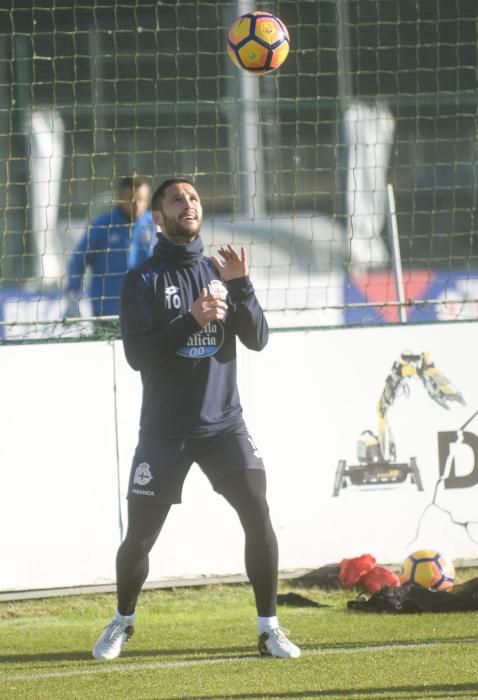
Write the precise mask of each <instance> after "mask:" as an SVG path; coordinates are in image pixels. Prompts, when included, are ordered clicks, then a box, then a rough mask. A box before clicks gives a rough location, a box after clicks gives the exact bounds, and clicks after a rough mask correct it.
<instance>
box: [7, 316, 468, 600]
mask: <svg viewBox="0 0 478 700" xmlns="http://www.w3.org/2000/svg"><path fill="white" fill-rule="evenodd" d="M476 329H477V326H476V324H474V323H460V324H441V325H433V326H426V325H423V324H422V325H419V326H393V327H387V328H386V329H385V328H380V327H375V328H367V329H360V328H349V329H338V330H321V329H315V330H310V331H290V332H276V333H272V334H271V338H270V342H269V345H268V347H267V348H266V349H265V350H264V351H263V352H262V353H252V352H250V351H247V350H243V349H241V350H240V356H239V359H240V390H241V396H242V401H243V405H244V411H245V416H246V420H247V422H248V424H249V428H250V430H251V433H252V435H253V437H254V439H255V441H256V443H257V444H258V446H259V448H260V450H261V451H262V453H263V456H264V458H265V461H266V466H267V472H268V483H269V502H270V506H271V512H272V518H273V521H274V524H275V527H276V531H277V535H278V538H279V545H280V566H281V569H295V568H316V567H318V566H320V565H322V564H326V563H330V562H334V561H340V559H342V558H343V557H350V556H356V555H359V554H362V553H364V552H370V553H372V554H373V555H374V556H375V557H376V558H377V559H378V560H379V561H382V562H388V563H391V562H399V561H401V559H402V558H403V557H404V556H405V555H406V554H407V553H408V552H410V551H412V550H413V549H417V548H419V547H422V546H427V547H435V548H441V549H443V550H444V551H446V553H447V554H448V555H449V556H451V557H452V558H453V559H457V558H476V556H477V553H478V526H471V527H470V531H471V534H472V536H473V537H475V533H476V538H475V539H476V541H473V540H472V539H471V538H470V537H469V535H468V534H467V532H466V530H465V528H463V527H462V526H460V525H457V524H454V523H453V520H457V521H467V520H470V521H473V520H476V521H478V509H477V508H476V500H477V494H478V487H477V486H476V485H474V484H473V485H471V486H469V487H467V488H456V489H448V490H446V489H443V488H441V487H440V488H439V492H438V501H439V504H440V505H442V506H443V508H445V509H446V510H447V511H449V513H448V514H447V513H446V512H444V511H443V510H441V509H439V508H437V507H435V506H432V507H429V508H427V505H428V504H430V503H431V501H432V498H433V493H434V488H435V484H436V481H437V479H438V476H439V471H438V448H437V436H438V432H440V431H454V430H456V429H458V428H459V427H460V426H462V425H463V424H464V423H465V422H466V421H467V420H468V419H469V418H470V417H471V416H472V415H473V414H474V412H475V411H477V410H478V376H477V372H476V369H475V365H476V359H475V356H476V350H475V344H476V343H475V336H476ZM406 349H409V350H413V351H414V352H417V353H420V352H424V351H428V352H429V353H430V354H431V357H432V360H433V361H434V362H435V364H436V365H437V366H438V367H439V368H440V369H441V370H442V372H443V373H444V374H445V375H446V376H447V377H448V379H450V381H451V382H452V383H453V384H454V386H456V387H457V388H458V389H459V390H460V391H461V392H462V393H463V395H464V398H465V400H466V405H465V406H461V405H459V404H457V403H454V404H450V408H449V409H448V410H447V409H444V408H442V407H441V406H439V405H438V404H436V403H435V402H434V401H433V400H432V399H431V398H430V397H429V396H428V394H427V393H426V391H425V389H424V387H423V385H422V383H421V382H420V381H419V380H418V379H414V380H412V381H410V382H409V386H410V393H409V396H408V398H407V397H405V396H403V395H402V396H400V397H398V398H397V400H396V402H395V404H394V406H393V407H392V408H391V409H390V424H391V427H392V430H393V432H394V435H395V438H396V442H397V448H398V459H399V461H407V460H408V459H409V458H410V457H411V456H415V457H416V458H417V462H418V466H419V469H420V473H421V476H422V480H423V483H424V490H423V491H418V489H417V488H416V486H415V485H413V484H411V483H409V482H408V481H407V483H405V484H403V485H395V486H388V487H381V488H379V487H349V488H347V489H343V490H341V492H340V494H339V496H337V497H335V498H334V497H333V496H332V490H333V482H334V476H335V471H336V467H337V463H338V460H339V459H346V460H347V463H349V464H353V463H356V456H355V446H356V441H357V439H358V437H359V435H360V433H361V432H362V431H363V430H365V429H367V428H369V429H371V430H373V431H376V422H377V421H376V406H377V401H378V398H379V395H380V393H381V391H382V389H383V386H384V381H385V378H386V376H387V375H388V373H389V371H390V369H391V367H392V364H393V363H394V362H395V361H396V360H398V359H399V357H400V353H401V352H402V351H403V350H406ZM0 356H1V357H2V362H1V363H0V385H1V386H2V389H3V402H2V405H1V407H0V421H1V425H2V427H3V429H2V439H1V440H0V458H1V465H2V468H1V472H0V474H1V476H0V532H1V533H2V535H1V538H2V544H1V551H2V566H1V567H0V590H4V591H5V590H22V589H35V588H48V587H61V586H76V585H90V584H95V583H105V582H113V581H114V560H115V554H116V549H117V547H118V545H119V542H120V539H121V532H120V525H119V511H118V504H119V503H120V504H121V508H122V518H123V521H124V523H126V512H125V506H126V503H125V498H124V496H125V488H126V484H127V479H128V473H129V468H130V462H131V458H132V455H133V450H134V447H135V444H136V437H137V428H138V417H139V408H140V379H139V375H138V374H137V373H135V372H133V371H132V370H131V369H130V368H129V367H128V366H127V364H126V362H125V360H124V356H123V351H122V347H121V343H109V342H82V343H66V344H43V345H20V346H2V347H0ZM115 382H116V392H115V391H114V389H115ZM115 397H116V399H115ZM466 430H467V431H468V432H470V433H473V434H475V433H476V434H477V435H478V417H477V418H476V419H474V420H472V421H471V422H470V424H469V425H468V426H467V428H466ZM117 448H118V450H117ZM460 454H461V456H458V457H457V458H456V461H455V468H456V472H457V474H458V475H466V474H471V473H472V472H473V470H474V468H475V455H474V454H473V452H472V451H471V450H470V448H469V447H467V446H466V445H465V446H463V449H462V450H461V453H460ZM477 459H478V457H477ZM423 514H424V515H423ZM422 516H423V517H422ZM419 525H420V526H419ZM417 530H418V536H416V535H417ZM243 571H244V565H243V535H242V531H241V529H240V527H239V524H238V521H237V518H236V515H235V513H234V512H233V511H232V510H231V509H229V507H228V506H227V504H225V503H224V502H223V501H222V499H221V498H220V497H219V496H217V495H216V494H215V493H214V492H213V491H212V489H211V487H210V486H209V483H208V482H207V480H206V479H205V478H204V477H203V475H202V473H201V472H200V471H199V469H198V468H197V467H196V466H193V468H192V470H191V472H190V474H189V476H188V479H187V481H186V484H185V488H184V493H183V504H182V505H180V506H174V507H173V509H172V511H171V515H170V517H169V519H168V521H167V523H166V526H165V528H164V530H163V533H162V535H161V538H160V540H159V542H158V543H157V545H156V547H155V549H154V550H153V554H152V557H151V570H150V577H149V578H150V580H159V579H161V578H170V577H182V576H187V577H190V576H201V575H215V574H234V573H242V572H243Z"/></svg>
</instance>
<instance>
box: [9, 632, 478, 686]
mask: <svg viewBox="0 0 478 700" xmlns="http://www.w3.org/2000/svg"><path fill="white" fill-rule="evenodd" d="M454 643H461V644H463V643H466V644H478V637H470V638H466V639H464V638H463V637H458V636H457V637H447V638H446V639H438V640H437V639H436V638H429V639H420V640H416V639H410V640H407V639H402V640H396V641H393V642H392V641H378V642H363V641H361V642H337V643H335V644H327V643H324V644H301V643H300V640H299V645H300V647H301V649H302V651H303V652H307V651H313V652H315V653H316V654H320V653H321V652H322V653H324V654H327V653H334V652H337V653H339V652H340V651H344V652H346V653H347V652H353V651H357V652H364V647H365V648H366V649H367V650H369V651H370V650H373V649H375V648H376V649H377V650H383V649H385V648H386V649H387V650H389V649H393V648H401V649H403V648H404V647H407V646H410V648H412V649H414V648H417V647H420V646H424V647H426V646H430V647H433V646H443V645H445V644H454ZM131 645H134V641H133V642H131ZM155 657H160V658H172V659H175V660H177V661H178V663H181V662H184V661H200V660H201V659H202V658H207V659H208V660H209V661H212V660H214V659H217V660H218V661H222V660H224V659H228V660H230V661H233V660H234V658H236V657H237V658H238V659H243V658H254V657H257V658H259V657H258V653H257V650H256V646H255V643H254V641H253V640H251V644H247V645H243V646H228V647H202V646H200V645H199V644H198V646H196V647H189V648H178V647H174V648H170V647H167V648H161V647H155V648H154V649H145V648H140V649H135V648H134V646H129V645H128V647H127V648H126V649H125V650H124V652H123V653H122V654H121V658H119V659H115V661H116V662H121V661H126V660H128V659H129V660H133V659H139V658H155ZM49 661H50V662H55V661H57V662H61V661H65V662H69V661H70V662H78V661H92V662H94V663H98V661H95V660H94V659H93V658H92V655H91V650H90V649H85V650H84V651H56V652H39V653H31V654H17V653H14V654H0V665H1V664H4V663H17V664H18V663H28V664H31V663H34V662H49ZM231 697H234V696H231ZM264 697H267V696H264ZM279 697H280V696H279Z"/></svg>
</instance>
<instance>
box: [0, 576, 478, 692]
mask: <svg viewBox="0 0 478 700" xmlns="http://www.w3.org/2000/svg"><path fill="white" fill-rule="evenodd" d="M472 576H476V572H471V573H470V572H467V573H466V575H463V574H461V579H462V580H464V579H466V578H471V577H472ZM292 584H293V582H281V586H280V591H281V592H282V593H285V592H289V591H295V592H297V593H300V594H301V595H304V596H306V597H307V598H311V599H314V600H315V601H318V602H321V603H324V604H327V605H328V606H329V607H323V608H310V607H290V606H281V607H280V608H279V616H280V622H281V624H282V625H283V626H284V627H286V628H287V629H289V630H290V637H291V639H292V640H293V641H295V642H296V643H297V644H299V645H300V646H301V648H302V656H301V658H300V659H287V660H283V659H269V658H261V657H260V656H259V655H258V654H257V651H256V632H255V624H256V623H255V610H254V606H253V602H252V593H251V590H250V588H249V586H248V585H246V584H241V585H217V586H201V587H194V588H177V589H174V590H164V589H163V590H156V591H145V592H144V593H143V594H142V597H141V601H140V606H139V608H138V616H137V624H136V632H135V635H134V637H133V638H132V640H131V641H130V642H129V643H128V645H127V646H126V647H125V651H124V654H123V655H122V656H121V658H120V659H117V660H116V661H112V662H98V661H95V660H94V659H93V658H92V657H91V647H92V645H93V643H94V642H95V640H96V638H97V636H98V635H99V633H100V632H101V630H102V628H103V627H104V626H105V624H106V623H107V622H109V620H110V617H111V615H112V612H113V610H114V606H115V597H114V596H113V595H112V594H102V595H94V596H93V595H85V596H72V597H65V598H49V599H44V600H33V601H24V602H15V603H1V604H0V696H1V697H2V698H6V699H8V700H10V699H13V698H29V699H30V698H31V699H35V700H36V698H49V699H51V700H53V699H55V700H56V699H57V698H58V699H59V700H66V699H67V698H75V699H82V698H96V699H97V700H103V699H104V698H114V699H120V698H134V699H139V698H141V700H143V699H144V700H146V699H152V698H155V699H156V698H157V699H158V700H159V699H160V698H163V699H165V698H169V699H171V700H173V698H174V699H177V698H191V699H194V700H199V699H202V698H341V699H345V700H350V699H355V698H358V699H364V700H365V699H367V700H368V699H371V700H381V699H382V698H390V699H393V700H398V699H400V698H407V699H411V698H416V699H420V700H422V699H424V698H450V700H455V699H456V698H478V629H477V628H478V615H477V614H476V613H440V614H432V613H424V614H419V615H416V614H415V615H392V614H383V613H382V614H380V613H363V612H352V611H350V610H348V609H347V607H346V603H347V600H348V599H350V598H353V597H355V596H356V595H357V593H356V592H351V591H347V592H345V591H335V592H333V593H332V592H326V591H323V590H320V589H318V588H316V587H313V588H306V589H305V588H294V586H293V585H292Z"/></svg>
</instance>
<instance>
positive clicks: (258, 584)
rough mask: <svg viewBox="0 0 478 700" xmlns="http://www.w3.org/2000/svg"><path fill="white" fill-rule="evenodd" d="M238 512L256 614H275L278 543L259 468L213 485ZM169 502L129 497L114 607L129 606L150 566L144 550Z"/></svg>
mask: <svg viewBox="0 0 478 700" xmlns="http://www.w3.org/2000/svg"><path fill="white" fill-rule="evenodd" d="M215 488H216V490H217V491H218V492H219V493H220V494H221V495H222V496H224V498H225V499H226V501H228V503H230V504H231V506H232V507H233V508H234V509H235V511H236V512H237V514H238V516H239V520H240V521H241V524H242V527H243V529H244V534H245V564H246V572H247V575H248V577H249V581H250V582H251V585H252V589H253V591H254V596H255V602H256V608H257V614H258V615H259V616H261V617H268V616H271V615H275V614H276V598H277V573H278V548H277V539H276V536H275V533H274V530H273V527H272V523H271V519H270V515H269V507H268V505H267V499H266V476H265V472H264V471H262V470H261V469H248V470H246V471H238V472H234V473H232V474H230V475H229V476H227V477H225V478H224V479H222V480H221V481H220V482H218V483H217V484H216V485H215ZM170 508H171V505H170V504H165V503H151V502H149V503H148V502H138V501H134V500H132V499H130V500H129V501H128V530H127V533H126V537H125V539H124V541H123V542H122V544H121V546H120V548H119V550H118V554H117V557H116V575H117V590H118V611H119V612H120V613H121V614H122V615H130V614H131V613H133V612H134V609H135V607H136V602H137V600H138V596H139V594H140V591H141V588H142V586H143V583H144V582H145V581H146V578H147V576H148V572H149V556H148V555H149V552H150V551H151V549H152V548H153V545H154V543H155V542H156V539H157V538H158V535H159V533H160V532H161V528H162V527H163V525H164V522H165V520H166V517H167V515H168V513H169V510H170Z"/></svg>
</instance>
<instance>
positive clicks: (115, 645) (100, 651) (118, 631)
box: [93, 620, 134, 660]
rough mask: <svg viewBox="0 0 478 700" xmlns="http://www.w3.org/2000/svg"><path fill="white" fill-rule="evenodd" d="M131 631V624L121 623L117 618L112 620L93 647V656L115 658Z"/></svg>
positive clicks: (102, 658) (96, 657)
mask: <svg viewBox="0 0 478 700" xmlns="http://www.w3.org/2000/svg"><path fill="white" fill-rule="evenodd" d="M133 632H134V628H133V626H132V625H123V624H121V622H118V621H117V620H112V621H111V622H110V624H109V625H108V626H107V627H105V629H104V630H103V632H102V634H101V636H100V637H99V639H98V641H97V642H96V644H95V646H94V647H93V656H94V657H95V659H100V660H110V659H116V658H117V657H118V656H119V655H120V654H121V652H122V650H123V647H124V645H125V644H126V642H127V641H128V639H130V637H132V635H133Z"/></svg>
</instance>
